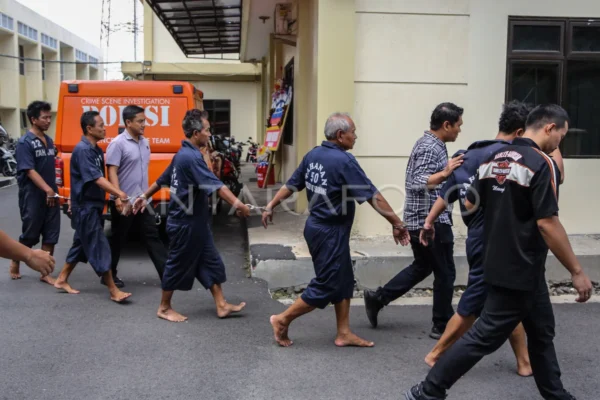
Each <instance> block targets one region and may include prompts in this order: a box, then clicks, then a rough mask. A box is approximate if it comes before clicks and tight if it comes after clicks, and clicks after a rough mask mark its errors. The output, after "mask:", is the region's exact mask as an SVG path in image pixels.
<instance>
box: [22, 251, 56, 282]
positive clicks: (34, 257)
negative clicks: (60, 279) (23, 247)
mask: <svg viewBox="0 0 600 400" xmlns="http://www.w3.org/2000/svg"><path fill="white" fill-rule="evenodd" d="M25 263H26V264H27V265H28V266H29V268H31V269H33V270H34V271H38V272H39V273H40V274H42V276H46V275H49V274H51V273H52V271H54V263H55V260H54V257H52V256H51V255H50V253H48V252H47V251H44V250H40V249H37V250H32V251H31V254H30V256H29V257H28V258H27V260H26V261H25Z"/></svg>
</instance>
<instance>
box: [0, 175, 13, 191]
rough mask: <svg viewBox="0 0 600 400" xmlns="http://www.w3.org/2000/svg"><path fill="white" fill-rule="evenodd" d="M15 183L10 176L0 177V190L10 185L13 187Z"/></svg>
mask: <svg viewBox="0 0 600 400" xmlns="http://www.w3.org/2000/svg"><path fill="white" fill-rule="evenodd" d="M16 183H17V179H16V178H14V177H10V176H3V175H0V188H3V187H6V186H10V185H14V184H16Z"/></svg>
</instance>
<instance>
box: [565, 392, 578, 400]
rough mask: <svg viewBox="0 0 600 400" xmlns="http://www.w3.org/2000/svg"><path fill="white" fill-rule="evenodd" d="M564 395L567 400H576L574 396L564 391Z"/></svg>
mask: <svg viewBox="0 0 600 400" xmlns="http://www.w3.org/2000/svg"><path fill="white" fill-rule="evenodd" d="M565 394H566V395H567V399H569V400H577V399H576V398H575V396H573V395H572V394H571V393H569V392H567V391H566V390H565Z"/></svg>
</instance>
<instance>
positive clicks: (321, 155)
mask: <svg viewBox="0 0 600 400" xmlns="http://www.w3.org/2000/svg"><path fill="white" fill-rule="evenodd" d="M286 186H287V187H288V188H289V189H290V190H297V191H301V190H303V189H305V188H306V194H307V197H308V203H309V205H308V209H309V211H310V215H311V217H312V218H315V219H317V220H319V221H323V222H334V223H350V224H351V223H352V222H353V221H354V213H355V208H356V205H355V204H354V200H356V201H358V203H359V204H362V203H363V202H365V201H366V200H369V199H371V198H372V197H373V196H374V195H375V194H376V193H377V189H376V188H375V186H373V184H372V183H371V181H370V180H369V178H367V176H366V174H365V173H364V171H363V170H362V168H361V167H360V165H358V162H357V161H356V159H355V158H354V156H353V155H352V154H350V153H348V152H347V151H345V150H344V149H342V148H341V147H339V146H337V145H336V144H333V143H331V142H327V141H324V142H323V143H322V144H321V146H317V147H315V148H314V149H312V150H311V151H310V152H308V153H307V154H306V155H305V156H304V158H303V159H302V162H301V163H300V165H299V166H298V169H296V171H295V172H294V174H293V175H292V177H291V178H290V179H289V180H288V181H287V182H286Z"/></svg>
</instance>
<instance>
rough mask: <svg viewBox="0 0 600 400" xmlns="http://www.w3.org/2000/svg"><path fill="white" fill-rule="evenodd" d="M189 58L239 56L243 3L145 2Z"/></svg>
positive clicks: (211, 0) (222, 0)
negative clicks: (224, 55)
mask: <svg viewBox="0 0 600 400" xmlns="http://www.w3.org/2000/svg"><path fill="white" fill-rule="evenodd" d="M146 2H147V3H148V5H149V6H150V7H151V8H152V10H153V11H154V13H155V14H156V15H157V16H158V18H159V19H160V20H161V21H162V23H163V24H164V26H165V27H166V28H167V30H168V31H169V32H170V33H171V36H172V37H173V39H174V40H175V42H177V44H178V45H179V47H180V48H181V51H183V53H184V54H185V55H186V56H187V57H193V56H204V57H206V56H213V55H221V56H222V55H223V54H235V53H237V54H239V53H240V48H241V36H242V6H243V4H242V2H243V0H146Z"/></svg>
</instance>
